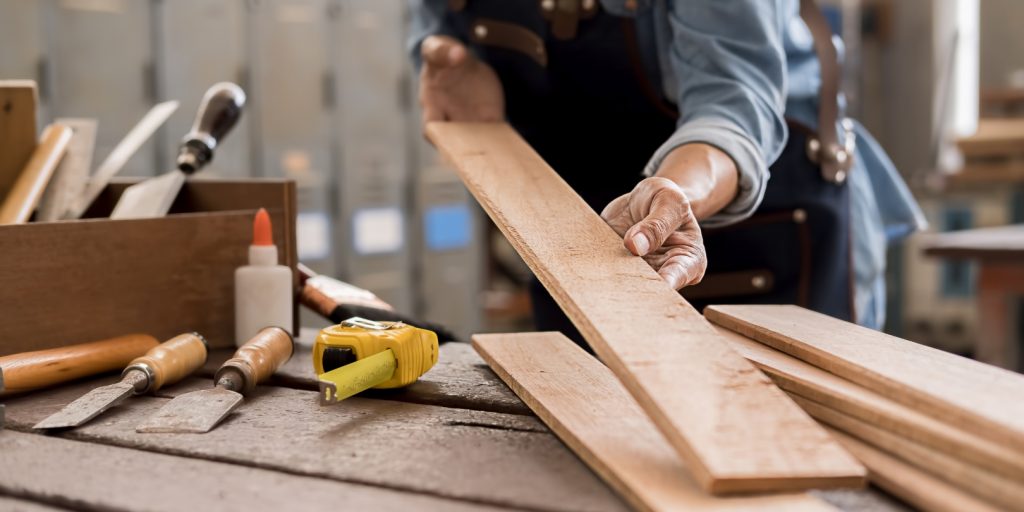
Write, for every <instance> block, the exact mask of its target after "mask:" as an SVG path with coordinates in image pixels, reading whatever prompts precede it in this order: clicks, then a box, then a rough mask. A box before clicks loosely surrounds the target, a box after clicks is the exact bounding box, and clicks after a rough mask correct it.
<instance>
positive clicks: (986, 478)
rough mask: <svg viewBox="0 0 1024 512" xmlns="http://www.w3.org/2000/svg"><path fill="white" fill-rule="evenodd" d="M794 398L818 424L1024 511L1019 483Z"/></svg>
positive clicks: (956, 485) (1023, 495) (816, 404)
mask: <svg viewBox="0 0 1024 512" xmlns="http://www.w3.org/2000/svg"><path fill="white" fill-rule="evenodd" d="M792 396H793V399H794V400H795V401H796V403H797V404H799V405H800V407H803V408H804V410H805V411H807V412H808V414H810V415H811V416H813V417H814V418H815V419H817V420H818V421H821V422H823V423H825V424H828V425H830V426H832V427H834V428H836V429H838V430H841V431H843V432H846V433H847V434H849V435H851V436H853V437H856V438H857V439H860V440H861V441H864V442H866V443H868V444H870V445H872V446H874V447H875V448H878V449H880V450H882V451H884V452H886V453H888V454H890V455H892V456H894V457H897V458H899V459H901V460H903V461H905V462H907V463H910V464H912V465H914V466H917V467H918V468H919V469H921V470H922V471H925V472H927V473H931V474H932V475H934V476H935V477H937V478H939V479H941V480H945V481H946V482H948V483H949V484H950V485H953V486H955V487H959V488H961V489H964V490H965V491H967V492H969V493H971V494H974V495H975V496H977V497H979V498H981V499H983V500H985V501H988V502H990V503H993V504H995V505H998V506H1000V507H1004V508H1005V509H1006V510H1013V511H1020V510H1024V484H1022V483H1020V482H1019V481H1018V482H1014V481H1012V480H1008V479H1006V478H1003V477H1001V476H999V475H996V474H993V473H990V472H988V471H985V470H983V469H980V468H978V467H977V466H973V465H970V464H967V463H965V462H963V461H962V460H960V459H958V458H957V457H954V456H951V455H948V454H945V453H942V452H939V451H936V450H933V449H930V448H928V447H925V446H922V445H920V444H918V443H915V442H913V441H911V440H909V439H906V438H903V437H900V436H898V435H896V434H893V433H891V432H887V431H885V430H883V429H880V428H878V427H875V426H873V425H871V424H869V423H866V422H864V421H861V420H859V419H857V418H854V417H852V416H849V415H846V414H843V413H841V412H838V411H835V410H832V409H830V408H828V407H826V406H824V405H821V404H819V403H817V402H814V401H813V400H808V399H806V398H803V397H801V396H798V395H792Z"/></svg>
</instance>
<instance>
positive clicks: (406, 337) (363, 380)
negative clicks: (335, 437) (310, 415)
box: [313, 317, 437, 405]
mask: <svg viewBox="0 0 1024 512" xmlns="http://www.w3.org/2000/svg"><path fill="white" fill-rule="evenodd" d="M435 363H437V335H436V334H434V332H433V331H428V330H426V329H420V328H418V327H413V326H411V325H408V324H404V323H402V322H377V321H374V320H366V319H365V318H359V317H353V318H349V319H348V320H345V321H344V322H342V323H340V324H338V325H334V326H331V327H327V328H325V329H323V330H321V331H320V335H319V336H317V337H316V344H315V345H314V346H313V368H314V370H316V373H317V375H318V376H319V380H320V403H321V404H323V405H326V404H332V403H337V402H339V401H341V400H344V399H346V398H348V397H350V396H352V395H355V394H358V393H361V392H363V391H365V390H367V389H370V388H379V389H386V388H397V387H402V386H408V385H409V384H412V383H413V382H416V379H419V378H420V376H421V375H423V374H424V373H426V372H427V370H430V369H431V368H432V367H433V366H434V364H435Z"/></svg>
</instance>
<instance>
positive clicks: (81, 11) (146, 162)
mask: <svg viewBox="0 0 1024 512" xmlns="http://www.w3.org/2000/svg"><path fill="white" fill-rule="evenodd" d="M39 3H41V4H43V5H44V6H45V7H46V11H47V12H46V14H45V19H44V23H45V24H46V34H47V51H46V54H47V55H48V56H49V58H48V61H47V70H48V71H47V75H48V77H49V78H48V81H49V83H50V84H51V85H50V87H49V89H50V90H51V91H52V98H51V101H50V114H51V115H52V116H53V117H92V118H96V119H98V120H99V130H98V132H97V137H96V152H95V154H96V161H97V162H99V161H102V159H103V158H105V157H106V156H107V155H108V154H109V153H110V151H111V150H112V149H113V148H114V146H115V145H116V144H117V143H118V142H119V141H120V140H121V138H122V137H124V136H125V134H127V133H128V131H129V130H131V128H132V127H133V126H135V124H136V123H137V122H138V121H139V119H141V118H142V116H143V115H145V114H146V112H147V111H148V110H149V108H150V107H152V105H153V104H154V102H155V99H156V95H155V92H154V86H155V83H154V78H153V66H152V62H153V58H152V55H153V53H152V47H153V44H152V30H151V15H152V9H151V3H150V2H148V1H139V0H45V1H42V2H39ZM154 147H155V145H154V142H153V141H152V140H151V141H149V142H147V143H146V144H145V145H144V146H143V147H142V148H140V149H139V151H138V152H137V153H136V154H135V156H134V157H133V158H132V159H131V160H129V161H128V163H127V165H126V166H125V168H124V170H123V171H121V175H126V176H130V175H141V176H149V175H153V174H154V172H155V171H154V169H155V164H156V163H157V162H156V156H155V153H154ZM163 170H165V169H163V168H161V171H163Z"/></svg>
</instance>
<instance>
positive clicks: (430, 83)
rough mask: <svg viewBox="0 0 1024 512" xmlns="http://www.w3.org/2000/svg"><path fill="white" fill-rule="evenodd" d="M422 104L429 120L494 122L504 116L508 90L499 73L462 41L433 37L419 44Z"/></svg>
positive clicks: (426, 119) (424, 120) (425, 117)
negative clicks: (421, 61) (505, 91)
mask: <svg viewBox="0 0 1024 512" xmlns="http://www.w3.org/2000/svg"><path fill="white" fill-rule="evenodd" d="M420 53H421V54H422V56H423V67H422V69H421V71H420V106H422V107H423V125H424V126H426V124H427V123H428V122H430V121H477V122H492V121H501V120H503V119H505V93H504V91H503V90H502V88H501V82H500V81H499V80H498V75H497V74H495V72H494V70H493V69H491V67H490V66H489V65H487V64H486V63H484V62H481V61H480V60H478V59H477V58H476V57H474V56H473V55H472V54H470V53H469V50H467V49H466V47H465V46H464V45H463V44H462V43H460V42H459V41H457V40H455V39H453V38H451V37H448V36H430V37H428V38H426V39H425V40H424V41H423V44H422V45H420Z"/></svg>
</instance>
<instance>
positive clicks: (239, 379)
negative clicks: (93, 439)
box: [135, 327, 293, 434]
mask: <svg viewBox="0 0 1024 512" xmlns="http://www.w3.org/2000/svg"><path fill="white" fill-rule="evenodd" d="M292 350H293V341H292V337H291V335H290V334H288V331H286V330H284V329H282V328H280V327H267V328H264V329H263V330H261V331H260V332H259V333H257V334H256V336H254V337H253V338H252V339H250V340H249V341H247V342H245V344H244V345H242V346H241V347H239V349H238V350H237V351H235V355H234V356H232V357H231V359H228V360H227V362H225V363H224V364H223V365H221V367H220V368H219V369H218V370H217V373H215V374H214V376H213V380H214V382H216V386H215V387H214V388H213V389H204V390H202V391H193V392H191V393H186V394H184V395H181V396H178V397H175V398H174V399H173V400H171V401H170V402H168V403H167V405H165V406H163V407H162V408H161V409H160V410H159V411H157V412H156V413H155V414H153V415H152V416H150V417H149V418H148V419H147V420H146V421H145V422H144V423H143V424H141V425H139V426H138V428H136V429H135V431H136V432H143V433H172V432H183V433H193V434H202V433H206V432H209V431H210V430H213V427H216V426H217V424H218V423H220V422H221V420H223V419H224V418H226V417H227V415H228V414H231V411H234V410H235V409H236V408H237V407H238V406H239V405H241V403H242V397H243V395H246V394H248V393H249V392H251V391H252V390H253V389H255V388H256V385H257V384H259V383H261V382H263V381H265V380H267V378H268V377H270V376H271V375H273V374H274V372H276V371H277V369H278V368H279V367H280V366H281V365H282V364H284V363H285V362H287V361H288V359H290V358H291V357H292Z"/></svg>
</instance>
